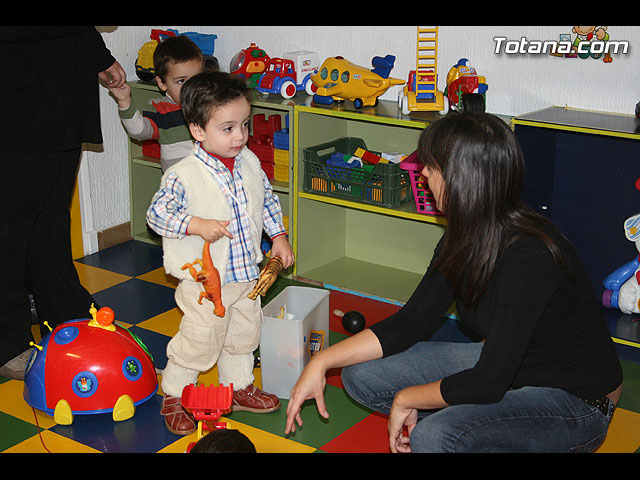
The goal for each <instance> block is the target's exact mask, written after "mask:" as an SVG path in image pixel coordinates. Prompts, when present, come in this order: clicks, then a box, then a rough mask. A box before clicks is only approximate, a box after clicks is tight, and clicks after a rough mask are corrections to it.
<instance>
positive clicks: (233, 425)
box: [159, 416, 316, 453]
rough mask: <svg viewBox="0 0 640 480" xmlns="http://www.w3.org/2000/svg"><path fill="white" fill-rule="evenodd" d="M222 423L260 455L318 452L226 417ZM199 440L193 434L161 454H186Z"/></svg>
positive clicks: (165, 449)
mask: <svg viewBox="0 0 640 480" xmlns="http://www.w3.org/2000/svg"><path fill="white" fill-rule="evenodd" d="M220 421H221V422H223V423H226V424H227V428H228V429H232V430H238V431H239V432H241V433H243V434H244V435H246V436H247V438H248V439H249V440H251V443H253V445H254V446H255V447H256V451H257V452H258V453H285V452H286V453H312V452H314V451H315V450H316V449H315V448H314V447H310V446H309V445H303V444H301V443H298V442H294V441H293V440H289V439H287V438H284V437H279V436H277V435H273V434H271V433H269V432H265V431H263V430H260V429H257V428H254V427H252V426H250V425H246V424H244V423H240V422H236V421H233V420H230V419H228V418H226V417H224V416H223V417H222V418H221V419H220ZM205 434H206V433H205ZM197 440H198V436H197V433H192V434H191V435H187V436H185V437H183V438H181V439H179V440H177V441H175V442H173V443H172V444H171V445H168V446H167V447H165V448H164V449H162V450H160V452H159V453H184V452H186V451H187V448H188V447H189V444H190V443H191V442H196V441H197Z"/></svg>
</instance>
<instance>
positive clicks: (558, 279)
mask: <svg viewBox="0 0 640 480" xmlns="http://www.w3.org/2000/svg"><path fill="white" fill-rule="evenodd" d="M559 241H560V245H561V246H562V249H563V252H564V256H565V258H566V262H567V267H568V269H569V271H570V272H571V276H572V277H573V279H571V278H569V276H567V275H566V274H565V273H563V271H562V270H561V269H560V268H559V267H558V266H557V265H556V263H555V262H554V260H553V257H552V256H551V254H550V253H549V251H548V250H547V249H546V247H545V246H544V244H543V243H542V242H541V241H540V240H539V239H538V238H536V237H533V236H526V237H523V238H521V239H520V240H518V241H516V242H515V243H514V244H512V245H511V246H510V247H508V248H507V249H506V250H505V251H504V253H503V254H502V255H501V257H500V259H499V260H498V262H497V263H496V268H495V271H494V275H493V277H492V279H491V281H490V285H489V287H488V289H487V291H486V293H485V294H484V296H483V297H482V299H481V301H480V302H479V304H478V307H477V308H476V309H474V310H469V309H467V308H465V305H464V303H463V302H462V301H460V300H458V301H457V302H456V305H457V308H458V313H459V316H460V320H461V321H462V322H464V323H465V324H466V325H468V326H469V327H470V328H471V329H472V330H473V331H475V332H477V334H478V335H479V336H481V338H483V339H484V346H483V350H482V354H481V356H480V359H479V361H478V363H477V364H476V365H475V367H473V368H471V369H468V370H464V371H462V372H459V373H457V374H454V375H451V376H449V377H446V378H444V379H443V380H442V383H441V387H440V388H441V394H442V396H443V398H444V400H445V401H446V402H447V404H449V405H456V404H468V403H493V402H497V401H499V400H500V399H502V397H503V395H504V394H505V392H506V391H507V390H508V389H511V388H518V387H522V386H527V385H528V386H544V387H556V388H561V389H564V390H566V391H567V392H569V393H571V394H573V395H575V396H577V397H580V398H583V399H597V398H600V397H602V396H604V395H606V394H608V393H610V392H611V391H613V390H615V389H616V388H617V387H618V386H619V385H620V383H621V382H622V369H621V366H620V362H619V360H618V356H617V353H616V351H615V348H614V346H613V341H612V340H611V337H610V335H609V332H608V329H607V327H606V325H605V322H604V319H603V316H602V311H601V307H600V305H599V304H598V302H597V299H596V296H595V293H594V290H593V286H592V284H591V282H590V279H589V277H588V275H587V273H586V271H585V269H584V266H583V264H582V262H581V260H580V258H579V256H578V254H577V252H576V251H575V250H574V248H573V246H572V245H570V244H569V243H568V242H566V240H564V239H560V240H559ZM441 242H442V240H441ZM438 250H439V248H436V253H435V255H437V252H438ZM432 265H433V262H432ZM454 301H456V298H454V295H453V291H452V287H451V285H450V284H449V283H448V282H447V281H446V280H445V279H444V278H443V276H442V275H441V274H440V272H438V271H437V270H435V269H434V268H432V267H431V266H430V267H429V268H428V270H427V272H426V273H425V275H424V277H423V278H422V280H421V282H420V284H419V285H418V287H417V288H416V290H415V292H414V293H413V294H412V296H411V298H410V299H409V300H408V301H407V303H406V304H405V305H404V306H403V308H402V309H400V310H399V311H398V312H397V313H395V314H394V315H392V316H390V317H388V318H387V319H385V320H383V321H381V322H378V323H377V324H375V325H373V326H371V330H372V331H373V332H374V333H375V334H376V336H377V337H378V339H379V341H380V343H381V345H382V349H383V352H384V355H385V356H388V355H392V354H394V353H398V352H400V351H403V350H405V349H407V348H409V347H410V346H411V345H413V344H415V343H416V342H417V341H418V340H419V339H422V338H424V335H425V334H426V333H427V332H429V331H432V329H433V328H434V322H438V321H439V320H440V318H441V317H442V315H443V314H444V313H445V312H446V311H447V309H448V308H449V307H450V306H451V305H452V304H453V302H454ZM424 361H425V362H428V361H429V359H428V358H425V359H424Z"/></svg>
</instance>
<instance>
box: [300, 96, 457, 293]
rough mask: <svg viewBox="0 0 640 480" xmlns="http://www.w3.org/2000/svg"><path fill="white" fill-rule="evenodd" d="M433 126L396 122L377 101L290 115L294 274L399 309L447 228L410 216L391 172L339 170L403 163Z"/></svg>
mask: <svg viewBox="0 0 640 480" xmlns="http://www.w3.org/2000/svg"><path fill="white" fill-rule="evenodd" d="M438 118H439V115H438V114H437V113H434V112H427V113H424V112H420V113H417V114H413V115H411V116H404V115H402V114H401V113H400V111H399V109H398V107H397V104H396V103H395V102H389V101H385V100H380V101H379V102H378V105H377V106H375V107H368V108H364V109H356V108H355V107H353V106H352V105H351V104H350V103H349V102H345V103H343V104H337V105H336V104H334V105H332V106H308V105H301V106H297V107H296V108H295V111H294V144H295V158H294V175H293V179H294V182H293V185H292V198H293V201H292V207H293V208H292V215H293V217H294V230H293V246H294V251H295V253H296V264H295V266H294V274H295V275H297V276H298V277H302V278H307V279H311V280H314V281H317V282H321V283H324V284H331V285H335V286H338V287H342V288H348V289H352V290H356V291H361V292H366V293H368V294H371V295H377V296H380V297H383V298H387V299H392V300H397V301H401V302H403V301H406V300H407V298H408V296H409V295H410V294H411V292H412V291H413V289H414V288H415V286H416V285H417V283H418V282H419V280H420V278H421V277H422V275H423V274H424V271H425V269H426V266H427V265H428V262H429V261H430V258H431V257H430V256H431V251H432V250H433V248H431V247H435V245H436V243H437V242H438V240H439V239H440V237H441V236H442V233H443V232H444V227H445V225H446V219H445V217H443V216H442V215H425V214H423V213H418V211H417V209H416V203H415V202H414V201H413V200H414V199H413V193H412V191H411V183H410V178H409V175H408V172H406V171H404V170H402V169H400V168H399V166H398V165H391V164H390V163H387V164H379V163H378V164H374V165H369V166H368V167H369V169H368V170H369V171H367V168H363V167H359V166H358V167H355V168H347V165H345V163H348V162H351V161H352V156H355V157H357V156H358V154H360V155H362V154H363V153H364V154H365V156H367V155H368V156H370V157H371V158H376V157H378V158H379V157H380V156H382V157H385V156H386V157H391V158H392V157H394V156H401V157H402V156H407V155H409V154H411V153H412V152H413V151H414V150H415V149H416V145H417V141H418V137H419V135H420V132H421V131H422V130H423V129H424V128H425V127H426V126H428V125H429V124H430V123H432V122H434V121H436V120H437V119H438ZM358 150H360V152H357V151H358ZM375 161H376V160H374V162H375ZM396 161H397V160H396ZM332 162H333V163H332ZM364 167H367V166H366V165H365V166H364ZM376 173H378V174H379V175H376ZM372 178H375V180H372Z"/></svg>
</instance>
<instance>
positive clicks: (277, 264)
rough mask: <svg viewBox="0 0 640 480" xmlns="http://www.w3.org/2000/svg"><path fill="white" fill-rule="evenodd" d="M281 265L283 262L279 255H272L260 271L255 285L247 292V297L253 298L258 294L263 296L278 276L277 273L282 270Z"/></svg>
mask: <svg viewBox="0 0 640 480" xmlns="http://www.w3.org/2000/svg"><path fill="white" fill-rule="evenodd" d="M282 267H283V264H282V259H281V258H280V257H273V258H272V259H271V260H269V261H268V262H267V264H266V265H265V266H264V268H263V269H262V271H261V272H260V277H259V278H258V281H257V283H256V286H255V287H254V288H253V290H252V291H251V293H249V295H248V297H249V298H250V299H251V300H255V299H256V298H257V297H258V294H260V295H262V296H263V297H264V295H265V293H267V290H268V289H269V287H270V286H271V285H273V282H275V281H276V278H278V274H279V273H280V271H281V270H282Z"/></svg>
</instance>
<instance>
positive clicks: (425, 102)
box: [398, 26, 449, 115]
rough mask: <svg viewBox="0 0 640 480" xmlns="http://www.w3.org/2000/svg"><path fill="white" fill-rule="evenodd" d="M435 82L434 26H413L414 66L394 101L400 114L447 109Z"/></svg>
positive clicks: (435, 43)
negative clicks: (415, 36) (396, 99)
mask: <svg viewBox="0 0 640 480" xmlns="http://www.w3.org/2000/svg"><path fill="white" fill-rule="evenodd" d="M437 82H438V27H421V26H418V27H417V41H416V69H415V70H411V71H410V72H409V79H408V80H407V83H406V85H405V87H404V89H403V91H402V92H401V93H400V94H399V98H398V104H399V106H400V108H401V110H402V114H403V115H409V112H412V111H430V112H432V111H437V112H440V113H441V114H446V113H447V112H448V110H449V108H448V104H447V103H448V102H447V99H446V97H445V96H444V95H443V93H442V92H441V91H439V90H438V88H437Z"/></svg>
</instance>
